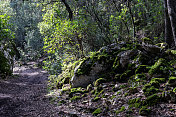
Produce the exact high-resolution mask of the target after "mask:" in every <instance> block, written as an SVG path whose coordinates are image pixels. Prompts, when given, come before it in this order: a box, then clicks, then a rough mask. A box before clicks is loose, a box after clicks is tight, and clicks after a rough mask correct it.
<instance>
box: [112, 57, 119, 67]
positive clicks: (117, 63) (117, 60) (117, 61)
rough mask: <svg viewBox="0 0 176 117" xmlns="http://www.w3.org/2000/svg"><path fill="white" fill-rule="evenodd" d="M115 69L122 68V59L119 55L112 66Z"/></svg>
mask: <svg viewBox="0 0 176 117" xmlns="http://www.w3.org/2000/svg"><path fill="white" fill-rule="evenodd" d="M112 68H113V69H114V70H119V68H120V60H119V57H118V56H117V57H116V58H115V61H114V63H113V67H112Z"/></svg>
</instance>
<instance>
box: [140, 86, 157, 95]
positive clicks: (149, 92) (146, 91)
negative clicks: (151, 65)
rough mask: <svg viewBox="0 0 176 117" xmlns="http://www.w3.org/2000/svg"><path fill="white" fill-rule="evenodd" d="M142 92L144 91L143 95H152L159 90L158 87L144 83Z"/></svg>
mask: <svg viewBox="0 0 176 117" xmlns="http://www.w3.org/2000/svg"><path fill="white" fill-rule="evenodd" d="M143 92H144V95H145V96H150V95H153V94H155V93H158V92H160V90H159V89H157V88H155V87H154V86H151V84H146V85H145V86H144V87H143Z"/></svg>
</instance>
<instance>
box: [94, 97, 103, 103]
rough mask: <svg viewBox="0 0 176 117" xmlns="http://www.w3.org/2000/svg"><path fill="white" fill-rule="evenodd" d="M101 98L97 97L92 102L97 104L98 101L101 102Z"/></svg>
mask: <svg viewBox="0 0 176 117" xmlns="http://www.w3.org/2000/svg"><path fill="white" fill-rule="evenodd" d="M100 99H101V98H100V97H95V98H94V99H93V100H92V102H96V101H98V100H100Z"/></svg>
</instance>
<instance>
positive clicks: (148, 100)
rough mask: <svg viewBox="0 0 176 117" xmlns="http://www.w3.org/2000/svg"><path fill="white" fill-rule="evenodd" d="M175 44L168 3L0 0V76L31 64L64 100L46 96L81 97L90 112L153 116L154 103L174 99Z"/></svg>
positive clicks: (174, 4) (172, 8)
mask: <svg viewBox="0 0 176 117" xmlns="http://www.w3.org/2000/svg"><path fill="white" fill-rule="evenodd" d="M175 45H176V1H174V0H1V1H0V78H1V79H6V78H8V77H9V76H11V75H12V74H13V67H14V65H15V64H20V65H25V64H27V62H29V61H37V62H38V67H42V68H43V69H45V70H47V71H48V73H49V75H50V76H49V78H48V89H49V90H50V92H54V91H55V90H59V91H60V92H59V93H60V96H63V97H68V99H65V98H63V99H61V100H57V99H53V100H55V101H57V102H58V103H59V105H62V106H64V104H65V105H66V104H67V103H73V104H76V103H78V102H79V101H80V102H83V103H84V104H85V105H86V104H87V105H86V106H87V110H86V109H85V110H86V111H83V112H82V110H81V112H82V113H91V114H92V115H93V116H110V115H111V116H136V115H144V116H147V115H148V114H151V115H152V114H153V116H156V115H157V114H158V113H159V112H158V113H157V112H156V108H157V107H155V106H156V105H157V104H163V103H165V104H175V103H176V87H175V86H176V60H175V57H176V50H175V49H176V48H175ZM122 98H124V99H126V100H123V101H122V103H121V104H119V102H120V100H121V99H122ZM90 100H91V101H90ZM90 102H91V103H93V104H92V105H91V104H90ZM125 104H126V105H128V106H126V105H125ZM77 105H79V106H80V107H81V104H80V103H79V104H77ZM175 106H176V105H175ZM88 107H90V108H88ZM91 107H92V108H91ZM75 108H77V109H78V107H75ZM81 108H83V107H81ZM78 110H79V109H78ZM161 110H162V109H161ZM167 111H168V110H167ZM169 111H171V112H173V113H176V107H174V106H173V108H170V110H169ZM161 113H162V111H161ZM161 113H160V114H161ZM163 113H165V111H164V112H163Z"/></svg>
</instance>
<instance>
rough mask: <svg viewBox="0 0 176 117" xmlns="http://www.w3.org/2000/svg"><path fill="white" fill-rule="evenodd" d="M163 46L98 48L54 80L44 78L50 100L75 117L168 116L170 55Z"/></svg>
mask: <svg viewBox="0 0 176 117" xmlns="http://www.w3.org/2000/svg"><path fill="white" fill-rule="evenodd" d="M164 45H165V44H164V43H160V44H157V45H152V44H149V43H142V44H136V45H135V44H130V43H125V42H121V43H119V44H112V45H110V46H107V47H103V48H102V49H100V50H99V51H98V52H95V53H93V54H92V55H90V56H88V57H86V58H84V59H82V60H79V61H76V62H75V63H73V64H71V65H68V66H67V67H66V68H65V70H64V71H63V72H62V74H60V75H59V76H58V77H56V76H50V90H51V91H53V93H52V95H56V94H57V96H59V97H60V98H59V99H55V100H56V102H57V103H58V105H59V106H61V107H63V106H67V107H68V108H70V110H72V109H73V108H74V110H75V112H79V114H77V115H78V116H79V115H81V113H82V114H85V115H89V116H105V117H107V116H139V115H142V116H174V115H175V114H176V105H175V103H176V60H175V57H176V50H170V49H166V47H165V46H164ZM55 88H56V89H57V90H55ZM56 92H57V93H56Z"/></svg>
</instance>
